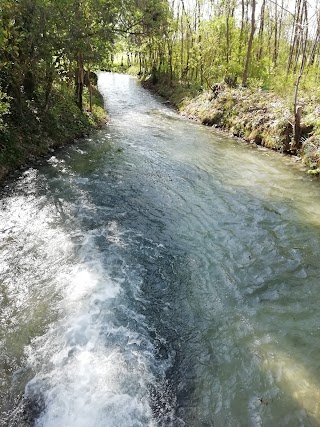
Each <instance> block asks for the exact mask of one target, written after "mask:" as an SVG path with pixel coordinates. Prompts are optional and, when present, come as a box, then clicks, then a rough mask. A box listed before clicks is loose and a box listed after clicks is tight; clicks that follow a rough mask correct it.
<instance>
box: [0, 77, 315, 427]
mask: <svg viewBox="0 0 320 427" xmlns="http://www.w3.org/2000/svg"><path fill="white" fill-rule="evenodd" d="M99 85H100V90H101V91H102V93H103V95H104V97H105V102H106V106H107V108H108V111H109V112H110V117H111V123H110V125H109V126H108V127H106V128H104V129H102V130H100V131H98V132H96V133H95V135H93V136H92V137H91V138H90V139H88V140H84V141H79V142H78V144H76V145H74V146H71V147H67V148H65V149H63V150H61V151H59V152H56V153H55V154H54V155H52V156H51V157H50V158H48V159H47V161H45V162H44V164H43V165H42V166H39V167H38V168H32V169H29V170H27V171H25V172H23V173H22V174H21V176H20V177H17V178H16V179H14V180H12V182H10V183H8V185H7V186H6V187H5V188H4V189H3V192H2V201H1V210H0V215H1V217H0V218H1V222H0V233H1V234H0V235H1V241H0V259H1V263H0V269H1V282H0V305H1V314H0V322H1V323H0V328H1V329H0V352H1V358H0V364H1V371H0V401H1V403H0V411H1V417H0V418H1V420H0V425H3V426H8V425H9V426H30V425H36V426H46V427H47V426H52V427H53V426H58V425H59V426H60V425H61V426H66V427H73V426H77V427H79V426H80V427H81V426H83V427H86V426H91V425H92V426H96V427H99V426H121V427H123V426H126V427H127V426H128V427H129V426H135V427H136V426H174V427H176V426H194V427H198V426H199V427H204V426H213V425H215V426H232V427H233V426H280V425H281V426H290V427H291V426H317V425H319V424H320V408H319V403H318V402H319V387H320V373H319V372H320V370H319V358H318V354H319V349H320V341H319V338H320V337H319V330H320V329H319V328H320V325H319V322H318V307H319V295H320V292H319V261H318V253H319V250H320V229H319V217H318V212H319V207H320V206H319V203H320V202H319V191H320V190H319V184H318V182H317V180H314V181H313V180H312V179H311V178H310V177H308V176H307V175H305V174H304V173H303V172H302V171H300V170H299V167H298V166H296V167H292V165H291V167H289V163H291V160H289V159H286V158H285V159H283V158H282V157H280V155H278V154H276V153H272V152H266V151H258V150H256V149H253V147H250V146H247V145H244V144H239V143H237V142H235V141H233V140H230V139H227V138H225V137H223V136H221V135H220V134H215V133H214V132H212V131H211V130H210V129H208V128H204V127H200V126H199V125H197V124H195V123H191V122H188V121H185V120H183V119H181V118H180V117H179V116H178V115H176V113H175V112H173V111H172V110H170V109H168V108H167V107H165V106H164V105H163V104H162V103H161V101H159V100H156V99H154V98H153V97H152V96H151V95H150V94H149V93H147V92H145V91H144V90H143V89H142V88H140V87H139V85H138V84H137V83H136V81H135V80H134V79H133V78H131V77H128V76H122V75H115V74H106V73H102V74H101V75H100V78H99ZM283 160H285V161H283Z"/></svg>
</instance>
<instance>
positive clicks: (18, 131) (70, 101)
mask: <svg viewBox="0 0 320 427" xmlns="http://www.w3.org/2000/svg"><path fill="white" fill-rule="evenodd" d="M93 104H94V105H93V111H92V113H90V112H89V111H88V110H89V95H88V93H87V92H85V93H84V112H83V113H81V111H80V110H79V108H78V107H77V106H76V103H75V101H74V90H72V88H70V86H68V85H60V86H57V87H55V88H54V90H53V92H52V94H51V97H50V103H49V105H48V108H46V109H45V110H44V109H42V108H41V106H39V105H38V103H37V100H31V101H28V102H24V103H23V104H22V107H21V108H22V110H20V111H19V114H15V112H14V110H13V111H11V114H9V115H8V116H7V117H6V120H5V126H4V127H3V128H2V129H0V180H1V179H3V178H4V177H5V176H6V175H7V174H9V173H10V172H11V171H13V170H15V169H17V168H18V167H19V166H21V165H24V164H27V163H28V162H32V161H34V160H35V159H36V158H37V157H40V156H42V155H44V154H46V153H47V152H48V150H49V149H50V148H53V147H58V146H61V145H64V144H66V143H68V142H72V141H73V140H74V139H75V138H78V137H81V136H84V135H86V134H88V133H89V132H90V131H91V130H92V129H94V128H97V127H99V126H101V125H102V124H104V123H105V122H106V112H105V110H104V108H103V99H102V97H101V95H100V94H99V92H98V91H97V90H96V89H94V90H93Z"/></svg>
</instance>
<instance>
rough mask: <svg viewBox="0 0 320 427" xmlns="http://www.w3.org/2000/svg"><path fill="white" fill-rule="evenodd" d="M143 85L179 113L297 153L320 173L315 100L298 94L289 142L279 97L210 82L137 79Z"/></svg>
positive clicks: (285, 109)
mask: <svg viewBox="0 0 320 427" xmlns="http://www.w3.org/2000/svg"><path fill="white" fill-rule="evenodd" d="M142 84H143V86H144V87H146V88H147V89H149V90H152V91H153V92H156V93H157V94H158V95H160V96H162V97H164V98H165V99H167V100H168V101H169V102H170V103H171V104H172V105H173V106H174V107H175V108H177V109H178V110H179V111H180V112H181V113H182V114H183V115H185V116H186V117H188V118H191V119H193V120H197V121H199V122H201V123H202V124H204V125H207V126H214V127H216V128H219V129H222V130H224V131H226V132H228V133H229V134H230V135H232V136H235V137H239V138H242V139H243V140H245V141H247V142H249V143H252V144H256V145H259V146H263V147H266V148H269V149H272V150H276V151H279V152H281V153H288V154H293V155H297V156H299V158H300V159H301V160H302V161H303V163H304V164H305V166H306V167H307V169H308V172H309V173H310V174H313V175H318V174H319V173H320V121H319V120H318V116H319V105H318V103H317V100H310V99H309V100H308V101H307V100H303V102H302V105H303V116H302V125H301V138H300V141H301V144H300V146H299V147H298V148H296V147H295V146H294V143H293V125H292V123H293V115H292V113H291V112H290V106H289V105H288V102H287V101H286V100H284V99H281V98H279V97H277V96H276V95H275V94H273V93H270V92H264V91H262V90H257V91H253V90H250V89H247V88H243V87H242V88H231V87H228V86H227V85H226V84H216V85H214V86H213V88H212V90H210V91H205V92H201V93H199V92H197V90H195V89H193V88H192V87H187V86H184V85H181V84H179V83H177V82H173V83H170V81H169V80H166V79H159V80H158V81H157V82H156V83H154V82H152V80H151V79H147V80H144V81H142Z"/></svg>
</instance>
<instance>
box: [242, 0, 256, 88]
mask: <svg viewBox="0 0 320 427" xmlns="http://www.w3.org/2000/svg"><path fill="white" fill-rule="evenodd" d="M255 11H256V0H252V15H251V30H250V36H249V41H248V49H247V55H246V62H245V65H244V70H243V77H242V84H243V86H245V85H246V84H247V80H248V71H249V63H250V57H251V50H252V43H253V36H254V32H255Z"/></svg>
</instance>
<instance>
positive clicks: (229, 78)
mask: <svg viewBox="0 0 320 427" xmlns="http://www.w3.org/2000/svg"><path fill="white" fill-rule="evenodd" d="M312 5H314V6H312ZM315 5H316V2H308V1H307V0H295V2H294V1H289V0H261V1H259V2H258V1H257V0H237V1H236V0H193V1H192V2H190V1H187V0H171V1H170V2H169V4H168V9H167V14H166V15H162V17H161V20H160V17H157V20H158V21H159V22H158V26H157V28H158V32H155V31H153V32H151V33H150V34H146V31H145V30H144V29H143V28H142V29H141V32H140V33H133V34H130V35H128V37H127V45H126V47H125V50H126V52H127V60H125V58H122V60H123V61H122V62H126V64H125V65H127V66H130V65H131V69H133V70H135V71H136V72H139V73H140V74H144V73H146V74H147V75H148V74H149V75H150V76H152V80H153V83H157V85H156V87H157V89H158V90H159V91H160V92H161V93H163V94H165V95H166V96H169V97H171V99H172V100H173V103H175V104H177V105H179V106H181V100H182V99H183V100H184V104H186V102H185V98H186V96H191V97H192V96H194V95H195V93H197V92H199V91H203V90H207V89H210V92H211V93H210V94H208V96H201V97H200V98H201V99H199V102H198V105H197V106H196V105H195V103H193V108H192V112H193V113H196V114H195V116H197V117H199V118H200V119H201V120H203V121H204V122H206V123H210V122H212V123H215V124H216V125H222V126H223V127H227V128H233V127H234V125H235V120H233V119H234V118H235V116H236V115H237V110H242V113H244V110H245V109H246V108H247V109H248V113H249V114H248V116H247V118H245V119H246V121H247V122H249V123H247V125H248V126H247V127H246V126H242V128H241V129H238V130H236V131H235V132H234V134H235V135H239V136H245V137H248V135H250V134H251V135H252V130H253V129H252V126H251V124H252V123H251V122H250V120H251V118H252V117H251V116H252V111H253V110H255V109H256V110H258V111H259V115H260V118H261V121H262V123H261V125H263V126H262V127H261V126H260V127H259V125H258V127H257V128H255V129H254V130H255V134H258V138H253V139H255V140H257V141H262V143H263V144H264V145H268V146H272V147H273V148H276V149H281V150H283V151H290V152H293V153H295V152H297V151H299V152H301V150H302V151H303V153H304V154H305V155H306V159H307V162H308V163H309V166H310V167H313V168H317V167H318V166H319V164H320V151H319V149H318V147H319V145H320V144H319V139H318V137H319V135H320V122H319V119H318V103H319V99H320V90H319V78H320V55H319V53H320V44H319V43H320V12H319V10H318V9H317V8H316V7H315ZM217 82H219V83H221V82H224V85H221V86H220V89H221V90H220V92H221V97H220V93H219V87H217V85H216V83H217ZM168 87H170V90H168ZM230 88H231V89H230ZM234 88H238V93H235V90H234ZM212 93H213V94H214V95H215V96H212ZM266 93H268V95H267V96H266ZM271 94H273V95H271ZM216 98H218V101H219V102H218V103H216V101H215V99H216ZM239 98H240V100H239ZM242 98H243V99H244V105H242V104H241V102H240V101H241V99H242ZM208 99H210V100H211V101H212V102H211V104H208V102H207V101H208ZM266 100H268V101H269V102H268V103H266V102H265V101H266ZM200 101H201V102H200ZM259 101H260V104H261V105H260V106H261V108H259V105H258V104H259ZM223 103H224V104H225V107H226V108H224V109H223V108H222V107H221V104H223ZM215 104H217V105H215ZM235 104H236V106H235ZM228 105H229V108H228ZM185 106H186V105H184V107H183V108H185ZM196 107H197V109H198V111H195V108H196ZM231 107H232V108H231ZM208 109H209V110H211V112H210V111H209V113H210V115H211V116H212V114H213V115H214V116H215V115H220V114H221V112H223V113H224V116H223V117H222V120H220V119H219V120H216V118H215V117H214V118H213V120H211V119H210V120H207V117H206V113H205V111H204V110H208ZM250 113H251V114H250ZM264 113H267V114H264ZM226 115H229V116H232V117H231V118H232V120H231V121H230V120H228V117H226ZM266 115H267V116H268V115H269V117H267V118H266V117H264V116H266ZM271 116H272V117H274V118H273V119H272V120H273V123H272V120H271V121H270V120H269V119H270V118H271ZM229 119H230V117H229ZM243 119H244V117H243V114H240V115H239V126H240V127H241V123H242V125H243ZM274 120H277V122H279V123H280V125H279V127H278V128H277V126H274ZM240 122H241V123H240ZM239 126H238V127H239ZM270 126H271V127H273V128H274V127H276V128H277V130H276V132H277V131H279V133H282V134H283V135H285V137H284V138H283V140H284V144H279V138H276V137H274V138H269V137H268V135H267V132H266V127H270ZM273 133H275V132H273ZM263 135H265V136H266V137H265V138H264V137H263ZM311 136H312V137H311ZM310 137H311V138H310ZM280 139H281V138H280ZM271 140H274V142H272V141H271ZM270 141H271V142H270Z"/></svg>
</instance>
